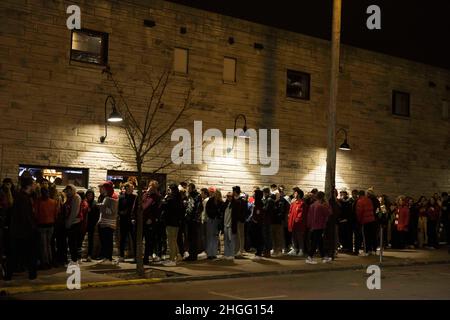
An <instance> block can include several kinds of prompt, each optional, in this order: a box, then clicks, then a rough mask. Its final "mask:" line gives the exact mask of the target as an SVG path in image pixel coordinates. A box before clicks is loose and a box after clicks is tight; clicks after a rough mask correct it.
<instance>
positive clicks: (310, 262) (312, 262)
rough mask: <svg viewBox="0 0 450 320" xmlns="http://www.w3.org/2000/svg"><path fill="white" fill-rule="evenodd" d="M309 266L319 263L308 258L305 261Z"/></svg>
mask: <svg viewBox="0 0 450 320" xmlns="http://www.w3.org/2000/svg"><path fill="white" fill-rule="evenodd" d="M305 262H306V263H307V264H317V261H314V259H313V258H311V257H308V258H306V261H305Z"/></svg>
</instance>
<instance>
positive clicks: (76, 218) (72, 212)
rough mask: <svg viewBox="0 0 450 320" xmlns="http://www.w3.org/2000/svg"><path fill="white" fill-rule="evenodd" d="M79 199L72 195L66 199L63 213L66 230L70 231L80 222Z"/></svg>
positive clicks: (76, 195) (77, 196)
mask: <svg viewBox="0 0 450 320" xmlns="http://www.w3.org/2000/svg"><path fill="white" fill-rule="evenodd" d="M80 205H81V197H80V196H79V195H78V194H76V193H75V194H74V196H73V197H72V198H68V199H67V201H66V203H65V204H64V213H65V214H66V229H70V227H71V226H73V225H74V224H77V223H80V222H81V217H80Z"/></svg>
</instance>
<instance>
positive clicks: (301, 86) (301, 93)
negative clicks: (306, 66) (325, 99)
mask: <svg viewBox="0 0 450 320" xmlns="http://www.w3.org/2000/svg"><path fill="white" fill-rule="evenodd" d="M310 78H311V77H310V75H309V74H308V73H305V72H300V71H294V70H288V71H287V81H286V96H287V97H288V98H294V99H303V100H309V82H310Z"/></svg>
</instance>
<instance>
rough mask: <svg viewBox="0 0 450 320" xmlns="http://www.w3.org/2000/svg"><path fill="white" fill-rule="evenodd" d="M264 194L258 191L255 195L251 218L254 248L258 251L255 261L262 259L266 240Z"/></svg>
mask: <svg viewBox="0 0 450 320" xmlns="http://www.w3.org/2000/svg"><path fill="white" fill-rule="evenodd" d="M263 196H264V195H263V192H262V191H261V190H259V189H256V190H255V192H254V195H253V199H254V201H253V203H252V204H253V205H252V213H251V216H250V219H251V225H250V230H251V231H250V232H251V242H252V247H253V248H255V249H256V253H255V256H254V257H253V261H259V260H261V259H262V254H263V250H264V238H263V224H264V204H263V201H262V199H263Z"/></svg>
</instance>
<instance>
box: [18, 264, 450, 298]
mask: <svg viewBox="0 0 450 320" xmlns="http://www.w3.org/2000/svg"><path fill="white" fill-rule="evenodd" d="M368 276H369V275H368V274H367V273H366V270H353V271H326V272H318V273H308V274H296V275H280V276H267V277H250V278H237V279H221V280H203V281H191V282H177V283H156V284H149V285H135V286H121V287H110V288H91V289H82V290H73V291H69V290H64V291H50V292H36V293H30V294H19V295H14V296H11V297H10V298H13V299H62V300H65V299H70V300H73V299H89V300H92V299H132V300H141V299H151V300H158V299H161V300H177V299H180V300H181V299H188V300H217V299H220V300H265V299H267V300H271V299H282V300H308V299H357V300H358V299H363V300H367V299H369V300H370V299H445V300H447V299H450V265H448V264H439V265H428V266H427V265H421V266H409V267H395V268H386V269H383V270H381V289H379V290H377V289H375V290H369V289H368V288H367V284H366V282H367V279H368Z"/></svg>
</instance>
